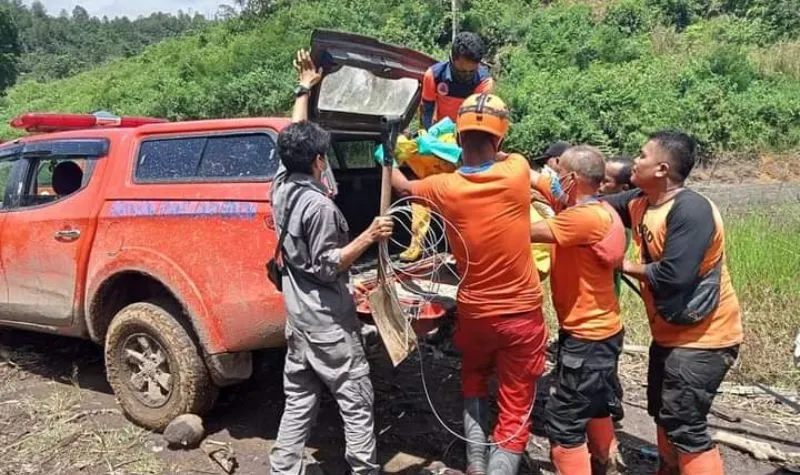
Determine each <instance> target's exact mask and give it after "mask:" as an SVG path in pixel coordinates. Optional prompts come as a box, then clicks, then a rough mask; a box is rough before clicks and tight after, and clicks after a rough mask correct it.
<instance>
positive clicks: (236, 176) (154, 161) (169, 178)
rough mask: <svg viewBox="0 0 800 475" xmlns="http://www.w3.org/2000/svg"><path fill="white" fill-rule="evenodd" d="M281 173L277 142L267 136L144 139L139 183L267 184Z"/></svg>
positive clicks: (256, 134)
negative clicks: (222, 182)
mask: <svg viewBox="0 0 800 475" xmlns="http://www.w3.org/2000/svg"><path fill="white" fill-rule="evenodd" d="M277 171H278V158H277V157H276V156H275V141H274V140H273V138H272V136H270V135H269V134H266V133H248V134H235V135H213V136H193V137H185V138H169V139H156V140H145V141H144V142H142V145H141V146H140V147H139V157H138V159H137V164H136V172H135V176H136V181H137V182H140V183H152V182H181V181H183V182H186V181H188V182H192V181H267V180H269V179H271V178H272V177H273V176H274V175H275V173H276V172H277Z"/></svg>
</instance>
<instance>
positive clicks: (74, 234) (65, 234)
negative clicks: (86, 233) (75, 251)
mask: <svg viewBox="0 0 800 475" xmlns="http://www.w3.org/2000/svg"><path fill="white" fill-rule="evenodd" d="M54 237H55V239H56V241H63V242H72V241H75V240H77V239H78V238H79V237H81V231H80V230H79V229H62V230H61V231H56V233H55V235H54Z"/></svg>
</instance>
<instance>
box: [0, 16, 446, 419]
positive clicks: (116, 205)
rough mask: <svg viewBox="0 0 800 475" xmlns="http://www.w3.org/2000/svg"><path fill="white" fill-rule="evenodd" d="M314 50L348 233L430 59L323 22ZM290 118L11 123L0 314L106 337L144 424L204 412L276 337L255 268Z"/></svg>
mask: <svg viewBox="0 0 800 475" xmlns="http://www.w3.org/2000/svg"><path fill="white" fill-rule="evenodd" d="M312 54H313V55H314V57H315V59H316V61H317V62H318V64H319V65H320V66H322V67H323V68H324V71H325V76H324V79H323V81H322V82H321V84H320V85H319V86H318V87H317V88H315V90H314V91H313V92H312V101H311V110H310V111H309V112H310V116H311V117H312V118H313V119H314V120H316V121H318V122H320V123H321V124H323V125H324V126H325V127H327V128H328V129H329V130H331V132H332V134H333V137H334V144H333V147H332V148H333V150H332V152H331V156H332V157H333V160H332V165H333V167H334V168H335V174H336V176H337V183H338V185H339V195H338V197H337V198H336V200H337V203H338V204H339V206H340V207H341V209H342V210H343V211H344V213H345V215H346V216H347V219H348V221H349V223H350V225H351V228H352V232H353V233H359V232H361V231H362V230H363V229H365V228H366V226H367V225H368V224H369V223H370V221H371V220H372V218H373V217H374V215H375V214H376V213H377V211H378V201H379V195H380V193H379V189H380V172H379V169H378V168H377V167H376V165H375V164H374V162H373V160H372V150H373V148H374V147H375V145H376V144H377V143H380V140H381V134H382V132H381V124H380V118H381V117H383V116H387V115H392V116H400V117H402V123H403V124H404V125H407V124H408V123H409V122H410V120H411V118H412V116H413V114H414V112H415V109H416V108H417V106H418V103H419V99H420V81H421V78H422V75H423V73H424V71H425V70H426V69H427V67H428V66H430V65H431V64H433V62H434V60H433V59H432V58H430V57H428V56H426V55H424V54H422V53H418V52H415V51H411V50H408V49H405V48H400V47H395V46H390V45H385V44H381V43H379V42H377V41H375V40H373V39H371V38H366V37H361V36H356V35H350V34H345V33H338V32H331V31H317V32H315V33H314V36H313V38H312ZM287 94H290V91H287ZM287 124H288V120H287V119H285V118H244V119H221V120H204V121H187V122H165V121H161V120H157V119H148V118H136V117H109V116H105V115H69V114H27V115H23V116H20V117H17V118H15V119H14V120H12V125H14V126H15V127H18V128H23V129H26V130H28V131H29V132H32V133H31V134H29V135H27V136H26V137H24V138H21V139H17V140H13V141H10V142H6V143H4V144H2V146H0V189H2V190H3V196H2V204H0V325H2V326H7V327H17V328H23V329H28V330H32V331H40V332H50V333H56V334H60V335H69V336H75V337H80V338H88V339H91V340H92V341H94V342H96V343H98V344H100V345H103V346H104V348H105V364H106V371H107V378H108V381H109V383H110V384H111V387H112V388H113V390H114V392H115V394H116V396H117V400H118V401H119V403H120V405H121V406H122V408H123V409H124V411H125V413H126V414H127V416H128V417H129V418H130V419H131V420H132V421H134V422H135V423H137V424H139V425H141V426H144V427H147V428H150V429H155V430H160V429H163V428H164V427H165V426H166V425H167V424H168V423H169V422H170V421H171V420H172V418H174V417H175V416H177V415H179V414H182V413H187V412H189V413H202V412H204V411H206V410H207V409H209V408H210V407H211V406H212V405H213V402H214V399H215V396H216V394H217V388H219V387H221V386H227V385H230V384H233V383H236V382H239V381H242V380H244V379H246V378H248V377H249V376H250V374H251V372H252V363H251V356H250V351H251V350H255V349H259V348H267V347H278V346H282V345H283V344H284V332H283V327H284V321H285V316H284V307H283V302H282V300H281V295H280V294H279V293H277V292H276V291H275V289H274V288H273V287H272V285H271V284H270V283H269V282H268V280H267V278H266V271H265V262H266V261H267V260H268V259H269V257H270V256H271V255H272V253H273V251H274V246H275V243H276V235H275V229H274V224H273V219H272V213H271V207H270V206H271V204H270V199H269V196H270V193H269V192H270V180H271V178H272V177H273V175H274V174H275V172H276V170H277V168H278V157H277V156H276V154H275V147H276V146H275V143H276V137H277V134H278V132H279V131H280V130H281V129H282V128H283V127H285V126H286V125H287ZM362 308H363V305H362Z"/></svg>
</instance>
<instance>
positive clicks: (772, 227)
mask: <svg viewBox="0 0 800 475" xmlns="http://www.w3.org/2000/svg"><path fill="white" fill-rule="evenodd" d="M723 216H724V217H725V225H726V238H727V249H728V250H727V252H728V265H729V269H730V272H731V278H732V280H733V284H734V287H735V288H736V292H737V295H738V297H739V301H740V303H741V306H742V311H743V314H744V330H745V342H744V345H743V347H742V351H741V362H740V366H739V367H738V368H737V369H736V370H734V371H732V372H731V374H730V376H729V379H731V380H736V381H738V382H739V383H740V384H752V383H754V382H759V383H764V384H768V385H773V386H778V387H784V388H788V389H798V390H800V370H798V369H796V368H795V367H794V363H793V360H792V351H793V345H794V339H795V336H796V335H797V332H798V329H800V204H788V205H781V206H774V207H771V208H769V209H761V210H756V211H747V212H742V211H734V210H730V211H723ZM547 287H548V288H547V289H546V291H547V292H549V286H547ZM620 305H621V307H622V311H623V320H624V323H625V330H626V342H627V343H629V344H637V345H648V344H649V343H650V330H649V325H648V322H647V317H646V316H645V311H644V306H643V305H642V302H641V300H640V299H639V297H638V296H637V295H636V294H634V293H633V292H632V291H631V290H630V289H628V288H626V287H623V293H622V296H621V300H620ZM546 314H547V315H548V322H549V323H550V325H551V328H552V329H555V316H554V314H553V311H552V306H551V305H550V304H549V303H548V304H547V306H546Z"/></svg>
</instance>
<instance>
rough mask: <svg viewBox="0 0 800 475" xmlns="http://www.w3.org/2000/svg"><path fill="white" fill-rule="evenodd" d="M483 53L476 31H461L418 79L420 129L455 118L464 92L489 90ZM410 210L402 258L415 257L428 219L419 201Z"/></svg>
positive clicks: (419, 249) (464, 96)
mask: <svg viewBox="0 0 800 475" xmlns="http://www.w3.org/2000/svg"><path fill="white" fill-rule="evenodd" d="M485 54H486V46H485V45H484V43H483V40H482V39H481V37H480V36H478V34H477V33H472V32H469V31H464V32H461V33H459V34H458V35H456V38H455V40H454V41H453V45H452V47H451V48H450V59H449V60H447V61H442V62H439V63H436V64H434V65H433V66H431V67H430V68H428V70H427V71H426V72H425V76H424V77H423V80H422V104H421V106H420V122H421V126H422V128H423V129H424V130H428V129H430V128H431V126H433V125H434V124H436V123H437V122H439V121H440V120H442V119H444V118H445V117H449V118H450V119H451V120H453V122H455V121H456V119H457V115H458V108H459V107H461V103H462V102H464V99H466V98H467V97H468V96H470V95H472V94H478V93H482V92H486V93H491V92H492V89H493V88H494V80H492V77H491V76H490V75H489V68H487V67H486V66H485V65H483V64H481V61H482V60H483V56H484V55H485ZM417 178H420V179H421V178H426V177H425V176H418V177H417ZM411 212H412V219H411V236H412V237H411V244H410V245H409V247H408V249H406V251H405V252H403V253H402V254H401V255H400V258H401V259H402V260H405V261H414V260H416V259H418V258H419V256H420V254H421V252H422V245H421V243H422V239H423V237H424V236H425V233H427V231H428V225H429V223H430V213H429V212H428V209H427V208H425V207H424V206H422V205H421V204H413V205H412V206H411Z"/></svg>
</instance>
